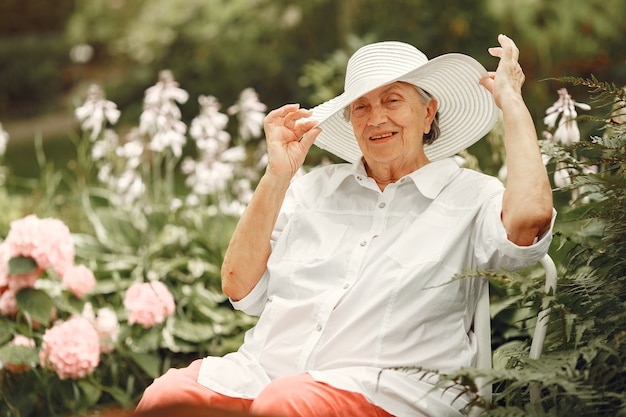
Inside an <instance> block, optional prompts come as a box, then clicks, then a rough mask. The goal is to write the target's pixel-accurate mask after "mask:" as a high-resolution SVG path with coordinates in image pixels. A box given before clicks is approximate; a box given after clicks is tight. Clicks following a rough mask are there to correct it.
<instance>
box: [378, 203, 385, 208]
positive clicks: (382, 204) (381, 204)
mask: <svg viewBox="0 0 626 417" xmlns="http://www.w3.org/2000/svg"><path fill="white" fill-rule="evenodd" d="M385 206H386V204H385V203H380V204H379V205H378V208H385Z"/></svg>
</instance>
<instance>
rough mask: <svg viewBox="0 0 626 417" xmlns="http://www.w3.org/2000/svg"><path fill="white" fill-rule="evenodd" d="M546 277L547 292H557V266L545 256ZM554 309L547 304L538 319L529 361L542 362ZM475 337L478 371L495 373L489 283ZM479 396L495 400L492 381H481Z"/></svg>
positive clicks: (479, 307)
mask: <svg viewBox="0 0 626 417" xmlns="http://www.w3.org/2000/svg"><path fill="white" fill-rule="evenodd" d="M540 263H541V265H542V267H543V269H544V272H545V276H546V283H545V291H546V293H548V292H550V290H552V291H555V290H556V266H555V265H554V261H553V260H552V258H550V256H549V255H546V256H544V257H543V258H542V259H541V261H540ZM549 316H550V309H549V308H548V306H547V303H544V305H543V306H542V309H541V311H540V312H539V314H538V315H537V325H536V327H535V332H534V334H533V338H532V343H531V346H530V353H529V357H530V358H531V359H539V357H540V356H541V352H542V351H543V344H544V341H545V339H546V331H547V329H548V321H549ZM474 334H475V335H476V339H477V342H478V355H477V358H476V368H478V369H491V315H490V314H489V282H487V281H486V280H485V283H484V284H483V286H482V289H481V292H480V296H479V299H478V305H477V306H476V312H475V313H474ZM476 383H477V384H478V388H479V394H480V395H481V396H483V397H485V398H487V399H489V400H491V396H492V391H491V390H492V387H491V384H490V383H489V381H488V380H484V379H482V378H478V379H477V381H476ZM530 396H531V401H535V400H537V399H538V398H539V393H538V392H537V390H535V389H531V392H530ZM481 412H482V410H481V409H478V408H473V409H472V410H471V411H470V413H468V415H469V416H472V417H474V416H478V415H480V414H481Z"/></svg>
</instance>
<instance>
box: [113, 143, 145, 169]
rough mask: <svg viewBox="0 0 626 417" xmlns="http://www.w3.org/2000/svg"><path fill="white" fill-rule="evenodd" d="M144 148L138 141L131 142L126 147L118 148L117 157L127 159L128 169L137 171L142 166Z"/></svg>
mask: <svg viewBox="0 0 626 417" xmlns="http://www.w3.org/2000/svg"><path fill="white" fill-rule="evenodd" d="M143 150H144V146H143V143H141V142H140V141H138V140H130V141H128V142H126V143H125V144H124V146H122V147H120V148H117V150H116V152H115V153H116V155H117V156H119V157H121V158H125V159H126V168H128V169H135V168H137V167H138V166H139V165H140V164H141V157H142V155H143Z"/></svg>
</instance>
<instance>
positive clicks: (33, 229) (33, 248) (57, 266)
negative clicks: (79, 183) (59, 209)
mask: <svg viewBox="0 0 626 417" xmlns="http://www.w3.org/2000/svg"><path fill="white" fill-rule="evenodd" d="M5 244H6V245H7V246H8V248H9V249H8V250H9V258H14V257H18V256H24V257H28V258H32V259H33V260H34V261H35V262H36V263H37V266H38V267H39V268H41V269H44V270H45V269H49V268H52V269H53V270H54V272H56V273H57V275H59V276H63V274H64V273H65V270H66V269H67V268H69V267H70V266H72V265H73V263H74V242H73V240H72V235H71V233H70V230H69V229H68V227H67V226H66V225H65V224H64V223H63V222H62V221H60V220H57V219H52V218H46V219H40V218H38V217H37V216H35V215H34V214H31V215H29V216H26V217H24V218H22V219H20V220H16V221H14V222H12V223H11V228H10V230H9V234H8V236H7V238H6V241H5Z"/></svg>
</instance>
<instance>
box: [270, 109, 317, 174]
mask: <svg viewBox="0 0 626 417" xmlns="http://www.w3.org/2000/svg"><path fill="white" fill-rule="evenodd" d="M311 114H312V113H311V111H310V110H306V109H301V108H300V105H299V104H287V105H285V106H282V107H280V108H278V109H275V110H272V111H271V112H270V113H269V114H268V115H267V116H266V117H265V120H264V121H263V127H264V129H265V140H266V142H267V154H268V164H267V171H268V172H269V173H271V174H274V175H279V176H289V178H291V177H292V176H293V175H294V174H295V173H296V171H298V169H300V167H301V166H302V164H303V163H304V158H305V157H306V154H307V153H308V151H309V149H310V148H311V145H313V142H315V138H317V135H319V134H320V132H321V131H322V130H321V129H320V128H319V127H316V126H317V122H316V121H314V120H308V121H300V120H301V119H304V118H307V117H309V116H311ZM299 121H300V122H299Z"/></svg>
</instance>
